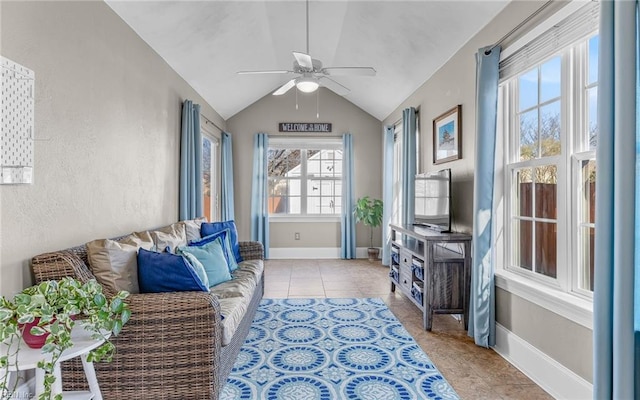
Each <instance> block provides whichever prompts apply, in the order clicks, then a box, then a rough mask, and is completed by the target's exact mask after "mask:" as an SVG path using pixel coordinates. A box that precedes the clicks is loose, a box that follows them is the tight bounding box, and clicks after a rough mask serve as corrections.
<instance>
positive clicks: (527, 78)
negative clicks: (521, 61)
mask: <svg viewBox="0 0 640 400" xmlns="http://www.w3.org/2000/svg"><path fill="white" fill-rule="evenodd" d="M518 84H519V92H520V106H519V107H518V110H520V111H522V110H526V109H527V108H531V107H533V106H535V105H536V104H538V68H535V69H532V70H531V71H529V72H527V73H525V74H522V75H520V77H519V78H518Z"/></svg>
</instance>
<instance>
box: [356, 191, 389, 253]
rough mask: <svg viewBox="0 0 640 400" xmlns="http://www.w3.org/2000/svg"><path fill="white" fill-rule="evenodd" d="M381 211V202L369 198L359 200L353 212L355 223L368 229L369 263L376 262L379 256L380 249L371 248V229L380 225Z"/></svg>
mask: <svg viewBox="0 0 640 400" xmlns="http://www.w3.org/2000/svg"><path fill="white" fill-rule="evenodd" d="M382 210H383V208H382V200H379V199H372V198H369V196H364V197H361V198H359V199H358V200H357V201H356V206H355V208H354V210H353V215H354V216H355V217H356V222H362V223H363V224H365V225H366V226H368V227H369V249H368V253H369V261H376V260H377V259H378V255H379V254H380V249H379V248H377V247H373V228H375V227H378V226H380V225H381V224H382Z"/></svg>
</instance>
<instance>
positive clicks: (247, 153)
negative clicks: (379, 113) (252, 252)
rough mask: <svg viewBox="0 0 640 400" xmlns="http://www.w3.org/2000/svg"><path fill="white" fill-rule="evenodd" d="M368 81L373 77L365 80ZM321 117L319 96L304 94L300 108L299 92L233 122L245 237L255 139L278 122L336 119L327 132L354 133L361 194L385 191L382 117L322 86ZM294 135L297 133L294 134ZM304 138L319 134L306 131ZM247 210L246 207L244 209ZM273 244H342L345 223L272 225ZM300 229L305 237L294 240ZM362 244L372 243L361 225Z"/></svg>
mask: <svg viewBox="0 0 640 400" xmlns="http://www.w3.org/2000/svg"><path fill="white" fill-rule="evenodd" d="M360 79H367V78H360ZM319 91H320V118H319V119H318V118H316V101H317V98H316V94H315V93H313V94H302V93H299V94H298V105H299V109H298V110H296V107H295V104H296V98H295V90H290V91H289V92H288V93H286V94H285V95H283V96H273V95H271V94H268V95H266V96H264V97H263V98H262V99H260V100H258V101H257V102H255V103H254V104H252V105H250V106H249V107H247V108H246V109H244V110H243V111H241V112H239V113H238V114H236V115H234V116H233V117H231V118H229V119H228V120H227V128H228V130H229V131H230V132H231V133H232V134H233V157H234V183H235V207H236V223H237V226H238V231H239V233H238V234H239V236H240V238H241V239H249V237H250V236H251V224H250V222H251V221H250V220H249V218H248V214H249V210H250V208H251V178H252V173H253V171H252V169H253V163H252V160H253V150H252V149H253V138H254V135H255V134H256V133H258V132H265V133H268V134H269V135H279V134H280V133H279V132H278V122H316V121H317V122H331V123H332V124H333V131H332V132H331V134H323V135H324V136H341V135H342V134H343V133H347V132H349V133H351V134H353V148H354V169H355V176H354V178H355V196H356V198H358V197H361V196H364V195H369V196H372V197H375V198H381V195H382V128H381V125H380V121H379V120H377V119H376V118H374V117H372V116H371V115H370V114H367V113H366V112H364V111H363V110H362V109H360V108H358V107H357V106H355V105H354V104H353V103H351V102H349V101H348V100H347V99H348V98H343V97H341V96H338V95H336V94H335V93H333V92H331V91H329V90H327V89H324V88H320V89H319ZM288 136H292V134H289V135H288ZM302 136H313V135H312V134H302ZM240 210H242V211H240ZM270 230H271V234H270V242H271V243H270V247H271V248H276V247H284V248H292V247H340V224H339V222H332V223H326V222H324V223H317V222H304V223H282V222H272V223H271V224H270ZM294 232H300V240H294ZM356 235H357V243H356V245H357V246H358V247H368V246H369V239H368V237H369V235H368V230H367V229H365V228H364V227H363V226H362V225H361V224H358V227H357V232H356ZM374 235H375V238H374V245H376V246H380V242H381V239H380V235H381V233H380V230H379V229H377V230H376V232H375V233H374Z"/></svg>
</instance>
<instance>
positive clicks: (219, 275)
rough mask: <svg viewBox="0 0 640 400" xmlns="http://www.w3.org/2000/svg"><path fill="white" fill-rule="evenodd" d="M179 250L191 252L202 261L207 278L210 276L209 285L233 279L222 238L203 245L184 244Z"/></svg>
mask: <svg viewBox="0 0 640 400" xmlns="http://www.w3.org/2000/svg"><path fill="white" fill-rule="evenodd" d="M178 251H179V252H180V253H182V254H184V253H190V254H192V255H193V256H195V258H197V259H198V261H200V263H201V264H202V266H203V267H204V270H205V273H206V274H207V278H209V287H212V286H215V285H218V284H220V283H222V282H226V281H229V280H231V273H230V272H229V266H228V265H227V260H226V259H225V257H224V251H223V249H222V239H221V238H218V239H216V240H214V241H212V242H210V243H206V244H204V245H202V246H182V247H179V248H178Z"/></svg>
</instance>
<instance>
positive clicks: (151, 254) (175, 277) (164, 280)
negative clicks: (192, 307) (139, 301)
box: [138, 249, 209, 293]
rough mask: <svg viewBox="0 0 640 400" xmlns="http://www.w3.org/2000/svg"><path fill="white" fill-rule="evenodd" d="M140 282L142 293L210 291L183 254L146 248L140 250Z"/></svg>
mask: <svg viewBox="0 0 640 400" xmlns="http://www.w3.org/2000/svg"><path fill="white" fill-rule="evenodd" d="M138 282H139V283H140V293H160V292H191V291H193V292H198V291H199V292H207V291H209V288H208V287H206V286H205V285H204V284H203V283H202V281H201V280H200V278H199V277H198V275H197V274H196V272H195V271H194V270H193V268H192V267H191V265H190V264H189V263H188V262H187V260H186V259H185V258H184V257H183V256H180V255H176V254H171V253H158V252H155V251H147V250H145V249H140V250H139V251H138Z"/></svg>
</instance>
